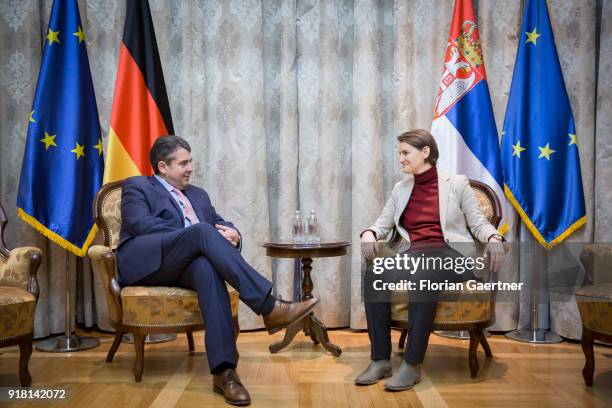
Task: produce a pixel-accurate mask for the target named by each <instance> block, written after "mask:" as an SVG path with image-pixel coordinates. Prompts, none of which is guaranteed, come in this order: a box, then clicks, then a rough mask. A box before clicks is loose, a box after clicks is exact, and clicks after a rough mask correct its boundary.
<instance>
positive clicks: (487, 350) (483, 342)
mask: <svg viewBox="0 0 612 408" xmlns="http://www.w3.org/2000/svg"><path fill="white" fill-rule="evenodd" d="M480 345H481V346H482V349H483V350H484V352H485V356H487V357H489V358H490V357H493V353H491V347H490V346H489V342H488V341H487V336H485V335H484V333H483V334H482V336H480Z"/></svg>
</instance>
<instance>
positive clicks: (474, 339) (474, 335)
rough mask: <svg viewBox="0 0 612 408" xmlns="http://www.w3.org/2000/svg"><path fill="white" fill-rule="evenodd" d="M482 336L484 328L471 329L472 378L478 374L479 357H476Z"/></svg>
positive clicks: (469, 356)
mask: <svg viewBox="0 0 612 408" xmlns="http://www.w3.org/2000/svg"><path fill="white" fill-rule="evenodd" d="M481 338H482V330H480V329H478V330H470V351H469V354H468V358H469V362H470V376H471V377H472V378H476V376H477V375H478V358H477V357H476V350H477V349H478V344H479V343H480V339H481Z"/></svg>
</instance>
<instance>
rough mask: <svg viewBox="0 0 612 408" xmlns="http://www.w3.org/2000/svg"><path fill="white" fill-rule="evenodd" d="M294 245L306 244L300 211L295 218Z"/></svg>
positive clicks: (297, 211)
mask: <svg viewBox="0 0 612 408" xmlns="http://www.w3.org/2000/svg"><path fill="white" fill-rule="evenodd" d="M293 243H294V244H303V243H304V222H303V221H302V215H301V214H300V210H296V211H295V215H294V216H293Z"/></svg>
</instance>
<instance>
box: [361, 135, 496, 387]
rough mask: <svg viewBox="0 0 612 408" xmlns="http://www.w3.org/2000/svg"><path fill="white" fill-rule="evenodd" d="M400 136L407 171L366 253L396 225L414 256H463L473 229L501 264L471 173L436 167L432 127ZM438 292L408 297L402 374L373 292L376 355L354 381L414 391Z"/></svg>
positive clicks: (492, 263)
mask: <svg viewBox="0 0 612 408" xmlns="http://www.w3.org/2000/svg"><path fill="white" fill-rule="evenodd" d="M398 141H399V161H400V164H401V165H402V171H403V172H404V173H405V174H406V175H407V176H406V178H405V179H404V180H402V181H400V182H399V183H397V184H396V185H395V187H394V188H393V192H392V193H391V198H389V201H388V202H387V203H386V205H385V207H384V209H383V211H382V213H381V215H380V216H379V217H378V219H377V220H376V222H375V223H374V224H372V225H371V226H370V227H368V228H367V229H365V230H364V231H363V232H362V234H361V242H362V245H361V246H362V251H363V254H364V256H365V258H366V259H373V258H374V257H375V246H374V242H376V241H377V240H382V239H384V238H385V237H386V236H387V235H388V233H389V232H390V231H391V230H393V229H394V228H395V229H397V231H398V233H399V234H400V235H401V237H402V239H403V241H404V242H403V244H404V245H405V246H406V247H409V248H410V249H409V250H408V254H411V255H413V256H417V254H423V253H424V254H425V255H426V256H439V257H442V258H447V257H451V258H457V257H462V255H461V253H460V252H464V253H465V246H466V245H467V246H469V245H468V244H469V243H473V242H474V239H473V238H472V235H473V236H474V237H475V238H476V239H477V240H478V241H480V242H489V244H487V246H486V248H485V257H486V258H487V259H488V266H489V269H490V270H491V271H497V270H499V267H500V266H501V264H502V262H503V258H504V255H505V253H504V250H503V247H502V246H501V245H500V244H499V242H501V241H502V240H503V238H502V236H501V235H500V234H499V232H498V231H497V229H495V227H493V225H491V224H490V223H489V222H488V221H487V219H486V218H485V216H484V214H483V212H482V210H481V209H480V206H479V204H478V200H477V199H476V197H475V195H474V193H473V191H472V189H471V187H470V184H469V181H468V179H467V178H466V177H465V176H459V175H456V176H449V175H446V174H444V173H443V172H439V171H438V170H437V168H436V162H437V159H438V147H437V145H436V141H435V139H434V138H433V136H432V135H431V134H430V133H429V132H428V131H426V130H421V129H418V130H413V131H410V132H406V133H403V134H402V135H400V136H399V137H398ZM470 232H471V234H470ZM493 243H495V244H493ZM460 246H462V247H460ZM453 247H454V248H455V249H453ZM458 251H459V252H458ZM449 272H450V274H449ZM419 273H421V274H420V275H419ZM380 276H383V275H380ZM466 276H467V274H465V275H464V276H459V275H457V274H456V273H454V271H446V270H433V271H432V270H423V271H417V272H416V273H415V274H414V275H410V277H409V280H415V279H422V278H425V279H428V280H429V279H431V280H434V281H440V282H444V281H445V280H448V281H459V280H465V279H466ZM366 293H367V292H366ZM438 293H439V291H424V292H420V295H421V299H417V296H413V297H412V298H411V299H412V300H410V299H409V304H408V310H409V313H408V316H409V329H408V344H407V345H406V350H405V353H404V361H403V362H402V364H401V365H400V368H399V370H398V371H397V372H396V373H395V374H393V373H392V369H391V362H390V357H391V335H390V330H391V328H390V321H391V307H390V303H389V302H375V301H368V299H367V295H366V302H365V309H366V318H367V323H368V335H369V337H370V344H371V360H372V361H371V363H370V365H369V366H368V367H367V368H366V370H365V371H364V372H363V373H361V374H360V375H359V376H358V377H357V378H356V379H355V383H356V384H357V385H370V384H375V383H377V382H378V381H379V380H380V379H382V378H387V377H391V378H389V379H388V380H387V381H386V382H385V389H386V390H389V391H400V390H406V389H410V388H412V386H413V385H414V384H416V383H417V382H419V381H420V378H421V363H422V362H423V359H424V357H425V351H426V350H427V343H428V341H429V334H430V332H431V330H432V327H433V320H434V317H435V313H436V307H437V296H438ZM413 295H414V293H413ZM422 296H425V298H426V301H423V300H422V299H423V298H422ZM415 299H416V300H415Z"/></svg>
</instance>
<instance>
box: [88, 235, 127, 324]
mask: <svg viewBox="0 0 612 408" xmlns="http://www.w3.org/2000/svg"><path fill="white" fill-rule="evenodd" d="M87 255H88V256H89V258H90V259H91V266H92V269H93V271H94V273H97V274H99V275H100V277H101V278H102V283H103V285H104V293H105V295H106V303H107V304H108V314H109V318H110V321H111V323H112V324H113V325H115V327H117V326H118V325H121V324H122V323H123V307H122V305H121V287H120V286H119V282H117V278H116V276H115V268H116V260H115V254H114V253H113V251H112V249H110V248H109V247H106V246H103V245H94V246H92V247H90V248H89V250H88V251H87Z"/></svg>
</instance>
